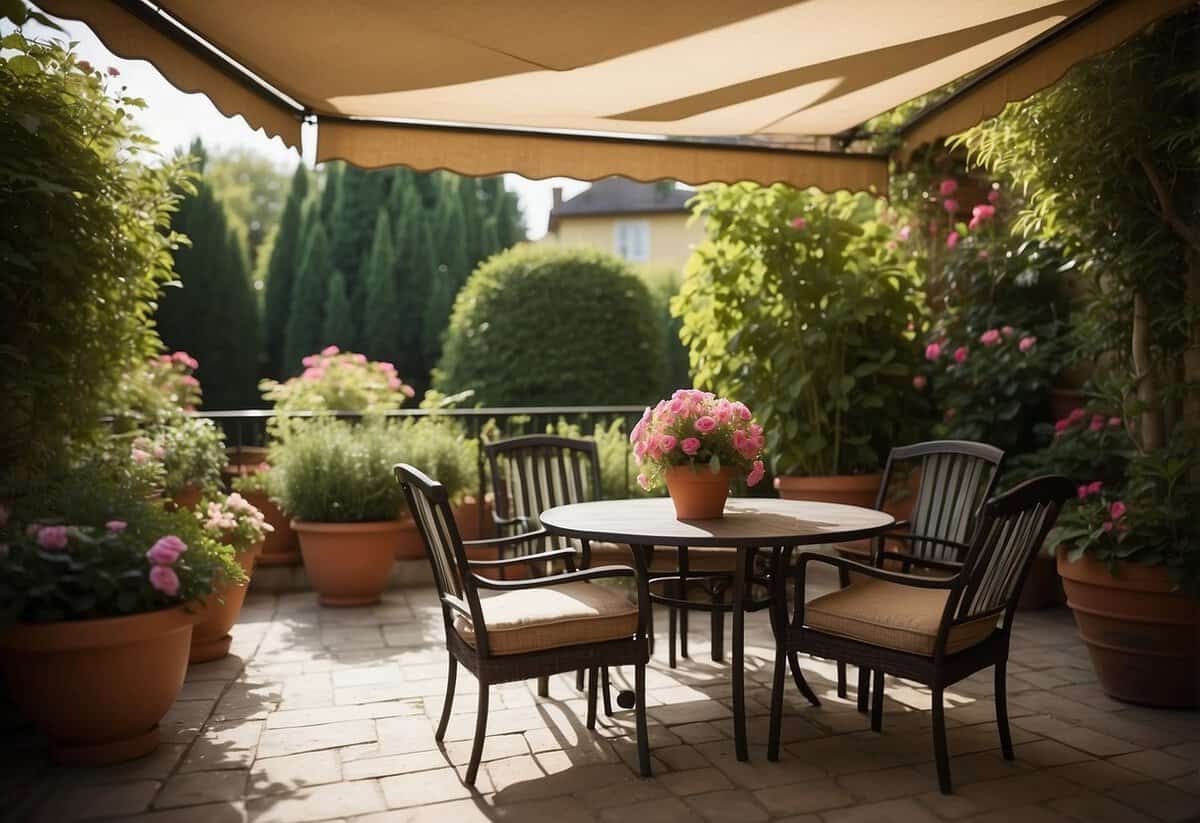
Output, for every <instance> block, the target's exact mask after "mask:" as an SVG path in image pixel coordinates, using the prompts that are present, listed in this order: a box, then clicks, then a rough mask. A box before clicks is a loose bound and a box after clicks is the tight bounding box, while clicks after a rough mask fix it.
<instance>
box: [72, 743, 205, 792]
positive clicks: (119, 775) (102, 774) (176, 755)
mask: <svg viewBox="0 0 1200 823" xmlns="http://www.w3.org/2000/svg"><path fill="white" fill-rule="evenodd" d="M186 749H187V746H186V745H185V744H183V743H162V744H160V745H159V747H158V748H157V749H155V750H154V751H153V752H151V753H150V754H148V755H146V756H145V757H139V758H138V759H137V760H129V761H127V762H125V763H114V764H113V765H111V766H93V767H90V768H87V769H78V768H64V769H63V778H64V779H65V780H66V781H67V782H69V783H78V784H83V785H86V784H92V783H118V782H121V781H125V780H165V779H166V778H167V776H168V775H170V774H171V772H173V771H174V770H175V766H176V765H177V764H178V763H179V761H180V758H182V757H183V753H184V751H185V750H186Z"/></svg>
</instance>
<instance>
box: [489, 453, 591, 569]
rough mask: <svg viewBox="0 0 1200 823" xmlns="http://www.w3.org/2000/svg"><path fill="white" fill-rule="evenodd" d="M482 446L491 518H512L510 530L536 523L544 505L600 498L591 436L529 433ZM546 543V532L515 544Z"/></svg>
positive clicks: (542, 545)
mask: <svg viewBox="0 0 1200 823" xmlns="http://www.w3.org/2000/svg"><path fill="white" fill-rule="evenodd" d="M483 449H484V453H485V454H486V455H487V457H488V467H489V469H490V474H491V478H492V494H493V496H494V498H495V516H496V519H497V521H498V522H501V523H503V522H508V521H513V520H516V521H517V524H516V526H514V527H513V529H512V530H513V531H514V532H516V531H530V530H533V529H536V528H537V527H538V526H539V521H538V518H539V516H540V515H541V513H542V512H543V511H545V510H546V509H549V508H553V507H554V506H564V505H567V504H570V503H583V502H587V501H591V500H598V499H600V455H599V451H598V449H597V447H596V442H595V441H594V440H581V439H575V438H568V437H553V436H549V435H530V436H525V437H512V438H509V439H507V440H497V441H495V442H492V443H486V444H484V447H483ZM561 542H562V541H561V540H559V541H558V543H559V544H561ZM570 542H572V543H578V541H570ZM549 545H550V541H549V538H547V539H544V540H542V541H540V543H530V544H526V545H524V546H522V547H519V548H518V550H524V551H528V552H532V551H540V550H543V549H545V548H548V547H549ZM577 548H578V546H577Z"/></svg>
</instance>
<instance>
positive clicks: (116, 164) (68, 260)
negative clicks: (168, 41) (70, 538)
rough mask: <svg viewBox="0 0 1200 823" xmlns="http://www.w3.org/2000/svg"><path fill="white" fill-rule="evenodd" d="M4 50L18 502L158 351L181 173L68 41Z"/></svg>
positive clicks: (2, 245) (5, 348) (12, 35)
mask: <svg viewBox="0 0 1200 823" xmlns="http://www.w3.org/2000/svg"><path fill="white" fill-rule="evenodd" d="M13 19H14V20H15V19H18V18H13ZM20 19H24V18H23V14H22V15H21V17H20ZM4 50H5V51H4V56H3V57H0V112H2V114H0V214H3V215H4V219H3V220H0V261H3V263H2V264H0V396H3V398H4V401H3V403H0V407H2V408H3V411H0V466H2V467H3V468H2V469H0V498H6V497H8V498H11V497H12V496H14V495H18V494H25V493H28V492H29V490H30V489H31V488H32V487H33V486H35V485H36V484H37V483H38V479H39V476H40V475H41V473H42V472H43V471H44V470H45V468H46V467H47V466H48V465H50V464H51V463H52V462H53V461H54V460H55V459H56V458H61V457H62V451H63V449H64V444H66V443H72V444H75V445H77V446H83V445H84V444H86V443H87V442H88V441H90V440H93V439H94V438H95V437H96V436H97V435H98V433H99V432H100V430H101V425H102V424H101V422H100V420H101V417H102V416H103V415H104V414H105V413H107V412H108V411H109V410H110V408H111V407H112V405H113V401H114V395H115V393H116V390H117V386H118V384H119V382H120V380H121V377H122V375H123V374H125V373H126V372H128V371H130V370H132V369H136V368H139V367H140V365H141V364H142V362H143V361H144V360H145V358H146V357H147V356H149V355H151V354H153V353H154V351H155V349H156V347H157V338H156V335H155V333H154V330H153V328H152V326H151V324H150V323H149V322H148V320H149V318H150V316H151V314H152V312H153V301H154V300H156V299H157V296H158V291H159V288H160V286H161V284H163V283H165V282H167V281H168V280H170V279H171V276H172V275H171V255H170V250H171V248H172V247H173V246H174V245H175V244H176V243H177V242H178V240H179V238H178V236H177V235H175V234H174V233H172V232H171V231H170V230H169V224H170V213H171V211H172V209H173V208H174V206H175V203H176V201H177V200H178V197H179V195H178V193H177V192H178V191H179V190H180V187H181V186H183V185H184V182H183V181H184V171H183V169H182V168H181V167H180V165H179V164H178V163H175V162H170V161H168V162H165V163H160V162H157V159H156V160H155V162H151V163H148V164H143V163H141V162H140V158H141V156H142V155H143V153H144V152H145V151H146V150H147V148H148V147H149V146H150V145H151V142H150V141H149V140H148V139H147V138H146V137H144V136H143V135H142V134H141V133H140V132H139V131H138V130H137V129H136V127H135V126H134V124H133V111H134V110H136V109H139V108H141V107H142V106H143V103H142V101H140V100H137V99H135V98H131V97H128V96H126V95H125V94H124V91H123V89H119V88H118V87H117V82H118V81H115V80H108V79H105V78H104V75H103V73H102V72H100V71H97V70H94V69H92V68H91V67H90V66H88V67H82V66H80V64H78V63H77V61H76V59H75V57H74V56H73V55H72V54H71V53H69V51H68V50H67V49H66V48H65V47H64V46H63V44H61V43H59V42H35V41H33V40H30V39H27V38H26V37H25V36H24V35H23V34H22V33H21V31H20V30H16V31H9V33H7V34H6V35H5V36H4ZM110 95H111V96H110Z"/></svg>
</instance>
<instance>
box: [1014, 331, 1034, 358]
mask: <svg viewBox="0 0 1200 823" xmlns="http://www.w3.org/2000/svg"><path fill="white" fill-rule="evenodd" d="M1036 344H1037V338H1036V337H1034V336H1033V335H1029V336H1028V337H1022V338H1021V342H1020V343H1018V344H1017V348H1018V349H1020V350H1021V353H1022V354H1025V353H1027V352H1028V351H1029V350H1030V349H1032V348H1033V347H1034V346H1035V345H1036Z"/></svg>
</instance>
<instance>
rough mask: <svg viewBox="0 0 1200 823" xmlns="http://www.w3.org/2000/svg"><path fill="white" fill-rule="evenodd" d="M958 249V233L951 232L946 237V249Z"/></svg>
mask: <svg viewBox="0 0 1200 823" xmlns="http://www.w3.org/2000/svg"><path fill="white" fill-rule="evenodd" d="M957 247H958V232H956V231H952V232H950V233H949V234H947V235H946V248H948V249H954V248H957Z"/></svg>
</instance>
